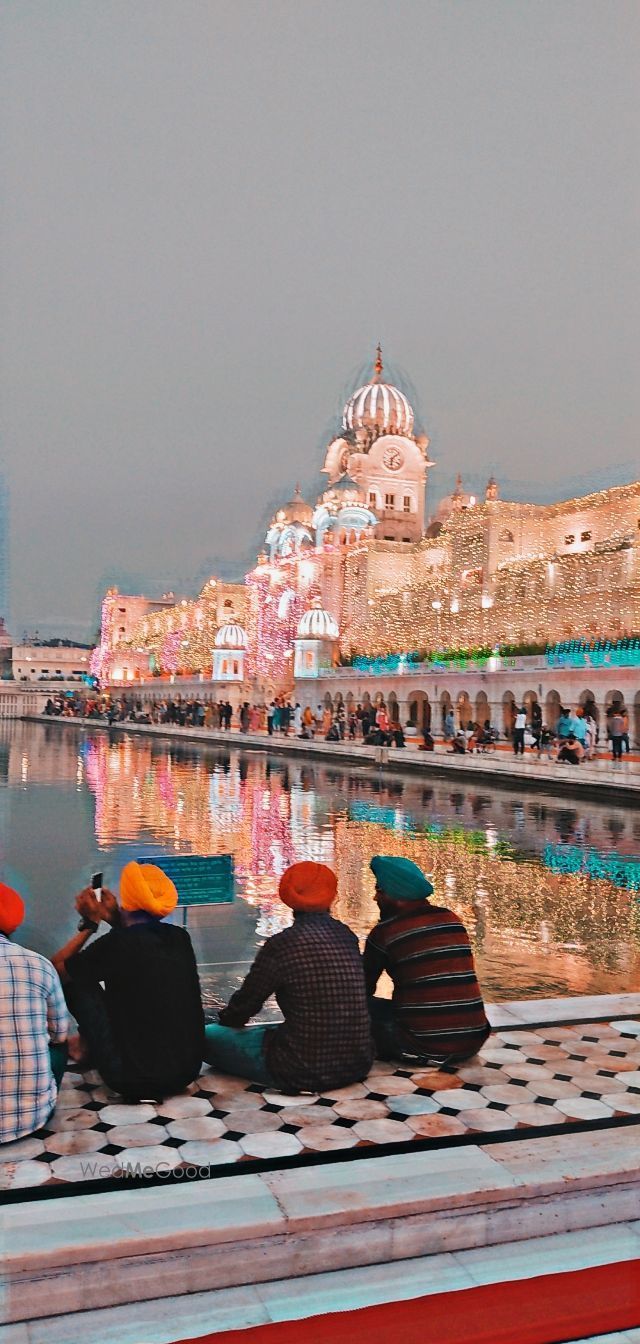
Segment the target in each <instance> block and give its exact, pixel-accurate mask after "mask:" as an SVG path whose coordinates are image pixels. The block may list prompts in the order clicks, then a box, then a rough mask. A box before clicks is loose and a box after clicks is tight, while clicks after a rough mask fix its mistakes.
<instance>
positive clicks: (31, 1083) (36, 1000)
mask: <svg viewBox="0 0 640 1344" xmlns="http://www.w3.org/2000/svg"><path fill="white" fill-rule="evenodd" d="M67 1026H68V1017H67V1009H66V1004H65V1001H64V994H63V993H62V985H61V984H60V980H59V978H58V972H57V971H56V970H54V968H53V966H52V965H51V962H50V961H47V959H46V957H41V956H40V954H39V953H38V952H31V951H30V950H29V949H28V948H26V947H21V946H20V944H19V943H11V942H10V941H9V939H8V938H5V936H4V934H0V1143H10V1142H11V1140H12V1139H19V1138H22V1136H23V1135H24V1134H33V1133H34V1131H35V1130H36V1129H40V1127H41V1126H42V1125H44V1123H45V1121H46V1120H47V1119H48V1118H49V1116H50V1114H51V1111H52V1110H53V1108H54V1106H55V1104H56V1096H57V1091H56V1085H55V1081H54V1078H53V1074H52V1072H51V1063H50V1059H49V1044H52V1045H55V1044H59V1043H60V1042H61V1041H65V1040H66V1039H67Z"/></svg>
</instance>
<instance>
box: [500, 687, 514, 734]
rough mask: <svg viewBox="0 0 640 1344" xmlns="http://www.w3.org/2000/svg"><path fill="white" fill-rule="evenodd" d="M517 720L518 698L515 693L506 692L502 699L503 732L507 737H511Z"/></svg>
mask: <svg viewBox="0 0 640 1344" xmlns="http://www.w3.org/2000/svg"><path fill="white" fill-rule="evenodd" d="M515 718H516V697H515V695H514V694H513V691H505V693H504V695H503V697H502V731H503V733H504V735H505V737H511V734H512V733H513V725H514V723H515Z"/></svg>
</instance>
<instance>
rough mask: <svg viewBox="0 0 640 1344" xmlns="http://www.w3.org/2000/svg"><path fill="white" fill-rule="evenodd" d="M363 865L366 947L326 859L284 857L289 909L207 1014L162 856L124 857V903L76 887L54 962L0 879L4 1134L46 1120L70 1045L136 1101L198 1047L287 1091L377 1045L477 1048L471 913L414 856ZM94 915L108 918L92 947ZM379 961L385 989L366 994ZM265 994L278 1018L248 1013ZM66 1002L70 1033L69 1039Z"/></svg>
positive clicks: (207, 1058)
mask: <svg viewBox="0 0 640 1344" xmlns="http://www.w3.org/2000/svg"><path fill="white" fill-rule="evenodd" d="M371 868H372V870H373V873H374V876H375V880H376V889H375V894H376V902H377V905H378V908H379V911H380V919H379V922H378V923H377V924H376V925H375V926H374V928H373V929H372V931H371V933H370V934H369V936H368V938H367V940H366V944H365V947H364V952H363V954H362V955H361V953H360V948H359V944H358V940H357V938H356V936H355V934H354V933H352V931H351V930H350V929H349V928H347V926H346V925H345V924H343V923H341V921H340V920H338V919H334V918H333V917H332V915H331V913H330V911H331V906H332V904H333V902H334V900H335V897H336V892H337V879H336V876H335V873H334V872H333V871H332V870H331V869H330V868H328V867H326V866H325V865H324V864H321V863H312V862H303V863H295V864H293V865H292V866H291V867H290V868H288V869H287V871H286V872H285V873H284V874H283V876H282V878H281V880H280V886H279V894H280V898H281V900H282V901H283V902H284V903H285V904H286V905H288V906H289V907H290V908H291V909H292V910H293V922H292V923H291V925H290V926H289V927H288V928H286V929H284V930H282V932H280V933H277V934H275V935H274V936H273V937H271V938H269V939H268V940H267V941H266V942H265V943H264V945H263V946H262V947H261V948H260V950H259V952H258V954H257V956H256V958H255V961H254V963H253V965H252V967H251V969H250V971H249V973H248V975H247V976H246V978H245V980H244V983H243V984H242V985H241V987H240V988H239V989H238V990H237V991H236V993H234V994H233V995H232V997H231V999H230V1001H229V1003H228V1004H227V1006H226V1008H224V1009H222V1011H221V1012H220V1013H219V1016H218V1022H216V1023H212V1024H210V1025H205V1019H204V1012H203V1007H202V1000H201V994H200V984H199V980H198V971H197V967H196V960H195V956H194V952H193V947H192V945H191V940H190V938H189V934H188V933H187V931H186V929H184V928H181V927H179V926H178V925H176V924H173V923H172V922H170V919H168V917H170V916H171V915H172V913H173V911H174V909H175V907H176V903H177V892H176V889H175V886H174V884H173V883H172V882H171V881H170V879H169V878H168V877H167V876H166V875H165V874H164V873H163V872H162V871H161V869H160V868H158V867H157V866H156V865H154V864H145V863H136V862H131V863H128V864H127V865H126V867H125V868H124V869H123V872H122V875H121V880H120V900H119V902H118V901H117V900H116V897H115V896H114V895H113V894H112V893H111V892H109V891H107V890H106V889H104V888H103V890H102V899H101V900H100V901H98V899H97V898H96V895H95V893H94V892H93V891H91V889H89V888H88V889H85V890H84V891H82V892H80V894H79V896H77V898H76V908H77V910H78V911H79V913H80V915H81V916H82V921H81V923H82V925H83V927H82V928H80V929H79V931H78V932H77V933H75V934H74V935H73V937H72V938H71V939H70V940H69V942H67V943H66V944H65V946H64V947H62V948H61V949H60V951H59V952H57V953H56V954H55V956H54V957H53V959H52V961H48V960H47V959H46V958H45V957H43V956H41V955H40V954H39V953H37V952H33V951H31V950H29V949H28V948H25V947H23V946H21V945H20V944H19V943H16V942H15V941H13V940H12V938H11V935H12V934H13V933H15V931H16V930H17V929H18V928H19V926H20V924H21V923H22V920H23V917H24V904H23V901H22V899H21V897H20V896H19V895H18V893H17V892H15V891H14V890H13V889H12V888H10V887H7V886H4V885H3V884H0V1076H1V1078H2V1088H1V1090H0V1144H1V1143H8V1142H11V1141H12V1140H15V1139H19V1138H21V1137H23V1136H25V1135H27V1134H31V1133H33V1132H35V1131H36V1130H38V1129H40V1128H41V1127H42V1126H44V1125H45V1124H46V1122H47V1120H48V1119H49V1117H50V1115H51V1113H52V1111H53V1110H54V1108H55V1105H56V1098H57V1089H58V1086H59V1084H60V1081H61V1078H62V1075H63V1072H64V1069H65V1065H66V1061H67V1052H68V1050H69V1051H70V1052H71V1053H72V1055H73V1058H74V1059H75V1061H76V1063H77V1064H79V1065H82V1064H85V1063H86V1064H87V1065H88V1064H90V1065H91V1066H92V1067H93V1068H94V1069H96V1070H97V1071H98V1072H99V1074H100V1075H101V1077H102V1079H103V1081H104V1083H105V1084H106V1086H107V1087H108V1088H110V1089H111V1090H112V1091H113V1092H116V1093H118V1094H119V1095H121V1096H122V1097H123V1098H124V1099H125V1100H126V1101H131V1102H134V1101H142V1100H157V1099H161V1098H163V1097H166V1096H168V1095H171V1094H173V1093H175V1092H179V1091H181V1090H183V1089H184V1088H185V1087H187V1086H188V1085H189V1083H191V1082H193V1081H194V1079H195V1078H197V1076H198V1074H199V1073H200V1070H201V1068H202V1064H203V1061H204V1062H206V1063H207V1064H208V1065H209V1066H211V1067H212V1068H213V1069H215V1070H220V1071H222V1072H224V1073H230V1074H236V1075H238V1076H241V1077H243V1078H250V1079H252V1080H253V1081H254V1082H256V1083H258V1084H262V1085H264V1086H267V1087H270V1088H276V1089H278V1090H280V1091H281V1092H284V1093H289V1094H295V1093H300V1092H324V1091H327V1090H328V1089H333V1088H337V1087H343V1086H346V1085H348V1084H350V1083H354V1082H360V1081H361V1080H362V1079H363V1078H365V1077H366V1076H367V1073H368V1072H369V1069H370V1068H371V1065H372V1062H373V1059H374V1056H375V1054H377V1055H378V1056H379V1057H381V1058H384V1059H396V1058H397V1059H403V1058H404V1059H406V1058H408V1057H410V1058H411V1059H412V1060H420V1061H422V1060H429V1061H433V1062H439V1063H443V1062H445V1061H446V1062H454V1061H461V1060H463V1059H467V1058H469V1057H470V1056H472V1055H474V1054H475V1053H476V1051H477V1050H479V1048H480V1046H481V1045H482V1043H483V1042H484V1041H485V1040H486V1039H487V1037H488V1035H489V1032H490V1028H489V1025H488V1022H487V1018H486V1015H485V1010H484V1004H483V1001H482V996H481V992H480V988H479V985H478V981H477V978H476V972H475V967H474V962H473V955H472V952H471V947H470V943H469V938H468V935H467V932H466V929H465V927H464V925H463V924H462V923H461V921H460V919H459V918H458V916H457V915H456V914H454V913H453V912H452V911H451V910H448V909H445V908H444V907H442V906H437V905H433V904H432V903H431V901H430V899H429V898H430V897H431V896H432V894H433V887H432V885H431V883H430V882H429V881H428V879H427V878H426V877H425V876H424V874H423V873H422V872H421V870H420V869H419V868H418V867H417V865H416V864H414V863H412V862H411V861H410V860H409V859H404V858H395V857H390V856H383V855H379V856H377V857H376V858H374V859H372V861H371ZM101 922H105V923H106V924H107V925H109V932H108V933H106V934H105V935H104V936H103V937H100V938H97V939H95V941H93V942H92V943H91V945H90V946H89V947H85V944H86V943H87V942H88V940H89V939H90V938H91V937H92V935H93V934H95V933H96V932H97V930H98V928H99V925H100V923H101ZM383 971H386V972H388V974H389V976H390V977H391V980H392V982H393V997H392V998H391V1000H388V999H384V998H379V997H376V994H375V990H376V987H377V984H378V981H379V979H380V976H381V974H382V972H383ZM271 995H275V997H276V1000H277V1003H278V1006H279V1008H280V1010H281V1013H282V1018H283V1020H282V1022H280V1023H277V1024H275V1025H271V1024H270V1025H266V1026H263V1025H260V1026H252V1027H250V1026H247V1023H248V1022H249V1021H250V1019H251V1018H252V1017H254V1016H255V1015H256V1014H257V1013H259V1011H260V1009H261V1008H262V1007H263V1005H264V1003H265V1002H266V1001H267V999H269V998H270V997H271ZM69 1011H70V1012H71V1013H72V1014H73V1016H74V1017H75V1019H76V1021H77V1024H78V1033H79V1034H78V1036H77V1037H74V1038H71V1039H69V1040H68V1039H67V1031H68V1012H69Z"/></svg>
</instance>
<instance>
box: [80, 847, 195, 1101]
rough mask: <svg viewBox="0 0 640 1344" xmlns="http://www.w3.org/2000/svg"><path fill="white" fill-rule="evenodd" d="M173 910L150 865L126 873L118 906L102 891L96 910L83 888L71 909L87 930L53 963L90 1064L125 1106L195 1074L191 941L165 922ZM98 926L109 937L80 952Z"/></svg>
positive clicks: (169, 885) (171, 891)
mask: <svg viewBox="0 0 640 1344" xmlns="http://www.w3.org/2000/svg"><path fill="white" fill-rule="evenodd" d="M177 900H178V893H177V891H176V888H175V886H174V884H173V882H172V881H171V879H170V878H168V877H167V875H166V873H164V872H163V871H162V869H161V868H159V867H158V866H157V864H153V863H135V862H132V863H128V864H127V865H126V867H125V868H123V870H122V874H121V877H120V905H118V902H117V900H116V898H115V896H114V895H113V894H112V893H111V892H110V891H108V890H107V889H106V888H105V887H103V888H102V900H101V901H97V900H96V897H95V893H94V892H92V891H91V889H90V888H87V889H86V890H85V891H81V892H80V895H79V896H78V897H77V898H76V908H77V910H78V911H79V913H80V914H81V915H82V916H83V921H84V923H85V924H86V925H88V927H86V928H84V929H81V930H80V931H79V932H78V933H76V934H75V935H74V937H73V938H71V939H70V941H69V942H68V943H67V944H66V946H65V947H63V948H61V949H60V951H59V952H58V953H56V956H55V957H54V959H53V960H54V964H55V965H56V966H57V967H58V969H59V970H60V975H61V979H62V982H63V985H64V988H65V994H66V997H67V1003H68V1005H69V1008H70V1009H71V1012H72V1013H73V1015H74V1017H75V1018H76V1020H77V1022H78V1028H79V1031H80V1036H81V1038H82V1041H83V1042H84V1043H85V1045H86V1048H87V1050H88V1054H89V1057H90V1058H91V1060H92V1062H93V1064H94V1066H95V1068H97V1070H98V1072H99V1073H100V1074H101V1075H102V1077H103V1079H104V1081H105V1083H107V1085H108V1086H109V1087H111V1088H112V1089H113V1090H114V1091H115V1092H119V1093H121V1095H122V1096H124V1097H125V1098H126V1099H127V1100H130V1101H135V1100H139V1099H141V1098H143V1097H144V1098H151V1097H165V1096H169V1095H171V1093H173V1092H181V1091H182V1090H183V1089H184V1088H185V1087H186V1086H187V1085H188V1084H189V1083H191V1082H193V1080H194V1078H196V1077H197V1075H198V1073H199V1072H200V1068H201V1064H202V1045H203V1037H204V1014H203V1010H202V1000H201V996H200V982H199V980H198V971H197V967H196V960H195V956H194V952H193V947H192V945H191V939H190V937H189V934H188V933H187V931H186V929H182V928H179V927H178V926H177V925H174V924H167V923H165V922H164V921H165V919H166V916H167V915H170V914H171V913H172V911H173V910H175V907H176V904H177ZM101 920H104V922H105V923H107V924H109V925H110V926H111V927H110V932H109V933H107V934H106V936H105V937H103V938H98V939H97V940H96V941H95V942H94V943H93V944H92V946H91V947H89V948H87V950H86V951H83V950H82V949H83V947H84V944H85V943H86V942H87V939H88V938H90V937H91V935H92V934H93V933H95V932H96V931H97V928H98V925H99V924H100V922H101ZM102 985H104V989H103V988H102Z"/></svg>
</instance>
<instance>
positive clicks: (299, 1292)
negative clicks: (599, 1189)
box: [0, 1222, 640, 1344]
mask: <svg viewBox="0 0 640 1344" xmlns="http://www.w3.org/2000/svg"><path fill="white" fill-rule="evenodd" d="M638 1256H640V1223H637V1222H636V1223H632V1222H630V1223H621V1224H619V1225H618V1226H616V1227H610V1228H601V1229H595V1230H593V1231H591V1232H590V1233H589V1236H588V1237H586V1236H585V1235H584V1233H582V1232H569V1233H560V1234H552V1235H550V1236H547V1237H542V1238H529V1239H524V1240H520V1241H517V1242H515V1243H513V1244H512V1245H510V1246H509V1247H504V1246H493V1247H491V1246H489V1247H481V1248H478V1249H474V1250H467V1251H457V1252H445V1253H442V1254H440V1255H431V1256H421V1257H415V1258H413V1259H411V1260H404V1261H402V1262H400V1263H399V1262H398V1261H395V1262H394V1261H391V1262H390V1263H388V1264H382V1265H368V1266H364V1267H358V1268H354V1269H341V1270H333V1271H328V1272H326V1271H325V1272H322V1273H318V1274H308V1275H302V1276H300V1277H299V1278H293V1279H292V1278H285V1279H279V1280H275V1281H273V1282H270V1283H258V1284H252V1285H247V1286H244V1287H238V1288H219V1289H214V1290H212V1291H205V1292H196V1293H192V1294H186V1295H182V1296H174V1297H171V1298H155V1299H153V1300H150V1301H148V1302H133V1303H130V1304H127V1305H126V1306H120V1307H107V1308H100V1309H97V1310H95V1311H91V1312H89V1313H87V1312H86V1311H79V1312H74V1313H72V1314H65V1315H64V1316H58V1317H52V1316H48V1317H46V1318H43V1319H41V1320H39V1321H37V1320H34V1321H30V1322H25V1323H21V1324H16V1325H11V1326H6V1327H4V1329H3V1328H0V1344H87V1340H89V1339H90V1340H91V1344H174V1341H175V1340H176V1339H186V1338H198V1336H200V1335H205V1334H210V1333H214V1334H215V1333H216V1332H222V1331H225V1330H242V1329H246V1328H248V1327H249V1326H253V1325H267V1324H270V1323H275V1322H282V1321H294V1320H300V1321H302V1320H304V1319H307V1318H308V1317H310V1316H319V1315H323V1314H325V1313H327V1312H334V1311H350V1310H355V1309H357V1308H359V1307H368V1306H377V1305H380V1304H381V1303H384V1302H399V1301H407V1300H410V1299H411V1298H413V1297H423V1296H427V1295H429V1294H430V1293H441V1292H451V1293H454V1292H457V1291H459V1290H460V1289H464V1288H473V1287H477V1286H478V1285H481V1284H488V1283H498V1282H500V1283H504V1282H506V1281H508V1280H514V1279H523V1278H527V1279H530V1278H535V1277H536V1276H537V1275H541V1274H549V1273H563V1272H567V1271H571V1270H576V1269H585V1268H590V1267H593V1266H596V1265H604V1264H612V1263H621V1262H623V1261H625V1260H635V1259H637V1258H638ZM621 1342H622V1344H640V1330H630V1331H629V1330H627V1331H624V1332H621V1333H616V1334H611V1335H604V1336H600V1337H598V1338H597V1339H593V1340H591V1341H590V1344H621ZM574 1344H579V1342H578V1341H575V1342H574Z"/></svg>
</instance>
